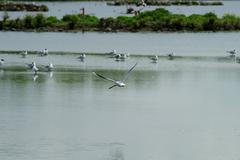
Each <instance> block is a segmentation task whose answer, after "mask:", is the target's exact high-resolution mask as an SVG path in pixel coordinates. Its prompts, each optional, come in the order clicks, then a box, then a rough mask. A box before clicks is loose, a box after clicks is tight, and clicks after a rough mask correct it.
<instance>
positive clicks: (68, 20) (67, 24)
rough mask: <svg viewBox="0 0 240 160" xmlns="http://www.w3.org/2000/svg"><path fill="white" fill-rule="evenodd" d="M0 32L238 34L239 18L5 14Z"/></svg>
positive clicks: (159, 11) (149, 13) (156, 12)
mask: <svg viewBox="0 0 240 160" xmlns="http://www.w3.org/2000/svg"><path fill="white" fill-rule="evenodd" d="M0 30H4V31H9V30H10V31H39V32H48V31H55V32H63V31H65V32H67V31H71V32H75V31H108V32H116V31H130V32H138V31H239V30H240V17H239V16H235V15H231V14H225V15H224V16H223V17H221V18H220V17H217V16H216V15H215V14H214V13H211V12H209V13H206V14H204V15H199V14H193V15H190V16H186V15H182V14H173V13H171V12H169V11H168V10H165V9H162V8H159V9H156V10H154V11H145V12H142V13H140V14H139V15H136V16H133V17H127V16H119V17H117V18H112V17H109V18H97V17H95V16H90V15H82V14H72V15H65V16H63V18H61V19H58V18H56V17H54V16H50V17H45V16H44V15H43V14H37V15H36V16H32V15H26V16H25V17H24V18H17V19H9V17H8V16H7V15H5V16H4V17H3V20H2V21H0Z"/></svg>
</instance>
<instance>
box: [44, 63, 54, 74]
mask: <svg viewBox="0 0 240 160" xmlns="http://www.w3.org/2000/svg"><path fill="white" fill-rule="evenodd" d="M45 68H46V69H47V71H48V72H51V71H52V70H53V64H52V63H49V65H46V66H45Z"/></svg>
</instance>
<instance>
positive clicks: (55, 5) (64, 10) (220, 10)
mask: <svg viewBox="0 0 240 160" xmlns="http://www.w3.org/2000/svg"><path fill="white" fill-rule="evenodd" d="M223 3H224V5H223V6H162V7H161V8H166V9H167V10H169V11H171V12H173V13H179V14H186V15H190V14H195V13H197V14H204V13H207V12H214V13H216V14H217V15H218V16H223V15H224V14H226V13H231V14H236V15H240V10H239V5H240V1H224V2H223ZM35 4H39V5H40V4H45V5H47V6H48V7H49V12H45V13H44V14H45V15H47V16H56V17H58V18H62V16H63V15H65V14H76V13H80V8H83V7H84V8H85V11H86V13H87V14H90V15H95V16H97V17H109V16H112V17H117V16H120V15H126V14H125V12H126V6H108V5H107V4H106V2H104V1H102V2H35ZM131 7H133V8H135V9H140V8H138V7H136V6H131ZM156 8H159V6H147V7H145V8H144V9H143V10H154V9H156ZM36 13H37V12H8V14H9V16H10V17H11V18H17V17H21V16H24V15H26V14H36ZM3 15H4V12H3V11H1V12H0V18H2V16H3Z"/></svg>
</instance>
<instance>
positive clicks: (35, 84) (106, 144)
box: [0, 55, 240, 160]
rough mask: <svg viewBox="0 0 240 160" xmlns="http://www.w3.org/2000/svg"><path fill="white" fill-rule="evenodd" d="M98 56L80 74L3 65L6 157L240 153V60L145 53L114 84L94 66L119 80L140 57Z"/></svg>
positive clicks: (132, 159) (215, 157) (182, 158)
mask: <svg viewBox="0 0 240 160" xmlns="http://www.w3.org/2000/svg"><path fill="white" fill-rule="evenodd" d="M1 56H6V58H7V57H10V58H9V59H11V60H12V61H14V60H16V59H18V58H19V57H18V56H16V55H1ZM11 56H16V57H15V58H13V57H12V58H11ZM33 58H36V57H34V56H29V57H28V58H27V60H29V61H30V60H32V59H33ZM45 58H46V57H45ZM51 58H53V57H49V59H51ZM65 58H66V57H65ZM70 58H71V56H70ZM72 58H73V57H72ZM36 59H37V58H36ZM46 59H47V58H46ZM57 59H58V60H57ZM90 59H92V60H89V61H88V60H87V61H86V62H85V68H84V67H83V66H82V65H83V63H82V62H76V63H78V64H79V65H77V64H76V66H78V67H79V68H80V70H78V71H76V72H61V71H57V72H55V71H54V72H53V73H46V72H40V73H39V74H38V75H37V76H34V75H33V74H32V73H31V72H30V71H29V72H28V71H20V72H16V71H5V70H1V71H0V142H1V143H0V159H4V160H12V159H17V160H32V159H34V160H42V159H44V160H53V159H56V160H66V159H67V160H77V159H88V160H159V159H173V160H176V159H177V160H192V159H196V160H202V159H208V160H219V159H220V160H225V159H233V160H238V159H239V158H240V153H239V150H238V148H240V120H239V114H240V108H239V107H238V92H239V90H240V85H239V81H240V66H239V65H238V64H232V63H209V62H208V63H205V62H186V63H182V62H181V63H180V62H177V61H160V62H159V63H157V64H152V63H150V62H149V61H146V60H145V61H144V60H142V59H138V61H139V63H138V65H137V67H136V68H135V69H134V71H133V72H132V74H131V75H130V77H129V79H128V81H127V86H126V87H125V88H114V89H112V90H109V89H108V87H109V86H111V83H108V82H105V81H103V80H101V79H99V78H97V77H96V76H94V75H93V74H92V73H91V72H92V71H97V72H98V73H100V74H103V75H105V76H108V77H111V78H115V79H119V78H121V77H122V75H123V74H124V72H125V71H126V70H128V68H130V67H131V66H132V65H133V64H134V63H135V61H136V59H133V60H132V59H129V61H126V62H120V63H117V62H114V61H112V60H111V59H107V60H104V59H103V58H102V59H101V58H100V57H98V58H96V62H98V63H97V64H95V63H93V57H90ZM21 61H22V63H23V62H24V61H23V60H22V59H20V58H19V62H21ZM39 61H41V60H39ZM56 61H60V60H59V57H56ZM99 61H101V62H102V64H101V65H100V64H99V63H100V62H99ZM58 63H60V62H58ZM6 65H8V64H7V63H6ZM105 65H106V66H108V67H111V69H109V68H108V69H106V68H105V67H99V66H105Z"/></svg>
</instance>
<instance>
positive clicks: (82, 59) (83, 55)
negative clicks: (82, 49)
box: [77, 53, 86, 61]
mask: <svg viewBox="0 0 240 160" xmlns="http://www.w3.org/2000/svg"><path fill="white" fill-rule="evenodd" d="M85 58H86V55H85V54H84V53H83V54H81V55H80V56H79V57H77V59H79V60H80V61H84V59H85Z"/></svg>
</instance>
